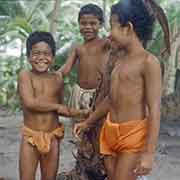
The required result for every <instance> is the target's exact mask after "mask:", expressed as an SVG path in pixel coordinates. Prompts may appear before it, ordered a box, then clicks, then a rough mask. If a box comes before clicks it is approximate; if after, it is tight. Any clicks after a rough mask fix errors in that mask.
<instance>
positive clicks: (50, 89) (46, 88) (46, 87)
mask: <svg viewBox="0 0 180 180" xmlns="http://www.w3.org/2000/svg"><path fill="white" fill-rule="evenodd" d="M32 88H33V92H34V95H35V96H46V97H47V98H48V97H55V96H57V95H58V94H59V91H60V85H59V82H58V81H57V80H56V79H55V78H34V79H33V80H32Z"/></svg>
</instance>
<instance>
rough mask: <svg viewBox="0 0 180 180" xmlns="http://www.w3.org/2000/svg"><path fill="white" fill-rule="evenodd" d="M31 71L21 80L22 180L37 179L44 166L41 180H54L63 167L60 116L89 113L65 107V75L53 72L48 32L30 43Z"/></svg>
mask: <svg viewBox="0 0 180 180" xmlns="http://www.w3.org/2000/svg"><path fill="white" fill-rule="evenodd" d="M26 46H27V58H28V60H29V63H30V64H31V67H32V69H31V71H27V70H22V71H21V72H20V74H19V79H18V92H19V95H20V99H21V104H22V110H23V116H24V127H23V128H22V140H21V146H20V161H19V170H20V179H21V180H26V179H31V180H33V179H35V175H36V169H37V166H38V163H40V170H41V179H43V180H54V179H56V173H57V169H58V163H59V144H60V140H61V139H62V138H63V135H64V127H63V125H62V124H61V123H60V122H59V121H58V115H63V116H85V115H87V113H88V111H86V110H81V111H80V110H76V109H73V108H68V107H66V106H64V105H62V103H63V89H64V88H63V86H64V85H63V78H62V75H61V73H51V72H49V67H50V66H51V65H52V63H53V60H54V56H55V50H56V47H55V41H54V39H53V37H52V35H51V34H50V33H48V32H34V33H32V34H31V35H30V36H29V37H28V39H27V44H26Z"/></svg>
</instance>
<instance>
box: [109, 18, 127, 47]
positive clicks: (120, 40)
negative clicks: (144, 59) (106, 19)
mask: <svg viewBox="0 0 180 180" xmlns="http://www.w3.org/2000/svg"><path fill="white" fill-rule="evenodd" d="M110 25H111V37H112V40H113V41H115V42H116V43H117V44H119V45H121V46H125V45H126V44H127V41H128V32H127V27H126V26H122V25H121V24H120V23H119V20H118V17H117V15H112V16H111V18H110Z"/></svg>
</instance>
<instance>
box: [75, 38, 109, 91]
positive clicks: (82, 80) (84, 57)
mask: <svg viewBox="0 0 180 180" xmlns="http://www.w3.org/2000/svg"><path fill="white" fill-rule="evenodd" d="M104 45H105V40H102V39H98V40H94V41H92V42H88V43H85V44H83V45H81V46H79V47H78V48H77V53H78V58H79V61H78V66H77V71H78V84H79V85H80V87H81V88H84V89H94V88H96V87H97V85H98V80H99V77H100V74H99V72H102V71H103V70H102V69H103V64H104V62H105V60H106V59H107V52H106V51H105V48H104Z"/></svg>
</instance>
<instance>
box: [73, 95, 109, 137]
mask: <svg viewBox="0 0 180 180" xmlns="http://www.w3.org/2000/svg"><path fill="white" fill-rule="evenodd" d="M109 108H110V99H109V97H108V96H106V97H105V98H104V100H103V101H102V102H101V103H100V104H99V105H98V106H97V108H96V110H95V111H94V112H93V113H91V114H90V116H89V117H88V119H87V120H86V121H83V122H81V123H77V124H75V127H74V134H75V136H76V137H78V136H79V134H80V133H81V131H82V130H85V129H87V128H89V127H92V126H93V125H94V124H95V123H96V122H97V121H98V120H99V119H101V118H103V117H104V116H105V115H106V114H107V113H108V112H109Z"/></svg>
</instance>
